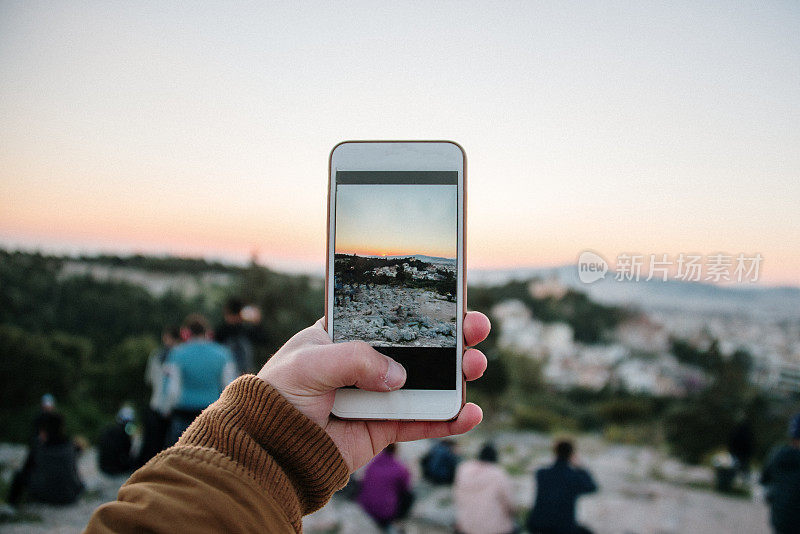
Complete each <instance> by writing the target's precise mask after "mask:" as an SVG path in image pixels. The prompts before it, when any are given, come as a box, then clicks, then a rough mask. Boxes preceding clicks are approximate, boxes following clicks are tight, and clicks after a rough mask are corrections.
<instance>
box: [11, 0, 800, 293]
mask: <svg viewBox="0 0 800 534" xmlns="http://www.w3.org/2000/svg"><path fill="white" fill-rule="evenodd" d="M798 28H800V3H797V2H755V1H753V2H747V1H745V2H736V3H730V2H723V1H720V2H702V3H701V2H693V1H686V2H678V3H669V4H667V3H662V2H613V1H612V2H591V1H576V2H562V1H553V2H503V3H494V2H382V3H375V2H335V3H334V2H317V3H315V2H302V3H298V2H247V3H234V2H231V3H227V2H226V3H218V2H213V3H212V2H209V3H194V2H192V3H188V2H187V3H183V2H176V3H166V2H135V3H107V2H86V3H84V2H35V1H19V2H14V1H7V2H2V3H0V245H1V246H6V247H24V248H26V249H32V248H41V249H44V250H48V251H59V252H61V251H63V252H95V251H101V250H102V251H119V252H133V251H141V252H153V253H174V254H186V255H189V254H191V255H205V256H208V257H214V258H227V259H231V260H237V261H241V260H245V259H247V258H248V257H249V256H250V254H252V253H257V254H258V257H259V259H260V260H261V261H263V262H264V263H266V264H268V265H272V266H275V267H278V268H281V269H288V270H304V271H312V272H323V270H324V262H325V235H326V229H325V220H326V213H325V211H326V187H327V164H328V154H329V152H330V150H331V148H332V147H333V146H334V145H335V144H336V143H338V142H339V141H342V140H346V139H452V140H454V141H457V142H459V143H460V144H462V145H463V146H464V148H465V149H466V152H467V156H468V186H467V191H468V202H469V204H468V220H467V226H468V241H467V249H468V254H467V258H468V262H469V267H470V268H501V267H516V266H520V267H521V266H541V265H561V264H567V263H574V262H575V260H576V258H577V257H578V254H579V253H580V252H581V251H582V250H585V249H591V250H594V251H597V252H599V253H601V254H602V255H603V256H604V257H607V258H614V257H616V256H617V255H618V254H619V253H621V252H629V253H630V252H637V253H642V254H650V253H654V254H661V253H669V254H678V253H681V252H685V253H701V254H714V253H717V252H728V253H730V254H738V253H747V254H754V253H757V252H758V253H761V254H762V256H763V257H764V262H763V266H762V269H763V270H762V281H763V283H767V284H792V285H798V284H800V239H798V237H800V216H798V205H800V150H798V147H800V31H798Z"/></svg>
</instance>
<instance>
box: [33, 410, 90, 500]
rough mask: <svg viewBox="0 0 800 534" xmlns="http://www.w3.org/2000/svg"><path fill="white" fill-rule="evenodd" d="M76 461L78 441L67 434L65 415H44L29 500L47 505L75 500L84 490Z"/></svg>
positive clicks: (35, 454)
mask: <svg viewBox="0 0 800 534" xmlns="http://www.w3.org/2000/svg"><path fill="white" fill-rule="evenodd" d="M76 461H77V450H76V448H75V444H74V443H73V442H72V440H70V439H69V438H68V437H67V436H66V434H65V433H64V417H63V416H62V415H61V414H59V413H55V412H53V413H48V414H46V415H44V416H43V417H42V418H41V420H40V426H39V444H38V446H37V448H36V451H35V453H34V465H33V469H32V471H31V474H30V480H29V482H28V487H27V490H28V492H27V494H28V499H29V500H32V501H38V502H43V503H48V504H71V503H73V502H75V501H76V500H77V499H78V496H79V495H80V494H81V492H82V491H83V482H81V479H80V477H79V476H78V467H77V464H76Z"/></svg>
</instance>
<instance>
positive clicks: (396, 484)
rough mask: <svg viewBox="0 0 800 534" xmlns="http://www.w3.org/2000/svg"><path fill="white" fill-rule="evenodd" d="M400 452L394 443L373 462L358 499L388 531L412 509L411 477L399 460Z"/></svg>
mask: <svg viewBox="0 0 800 534" xmlns="http://www.w3.org/2000/svg"><path fill="white" fill-rule="evenodd" d="M396 452H397V448H396V445H395V444H394V443H391V444H389V445H387V446H386V448H385V449H383V452H381V453H380V454H379V455H377V456H376V457H375V458H374V459H373V460H372V461H371V462H370V464H369V465H368V466H367V469H366V473H365V474H364V479H363V480H362V481H361V491H360V493H359V495H358V499H357V501H358V504H360V505H361V507H362V508H363V509H364V511H365V512H367V514H369V516H370V517H371V518H372V519H373V520H375V522H376V523H378V525H379V526H380V527H381V528H382V529H384V530H389V529H391V528H392V523H394V521H396V520H397V519H400V518H401V517H403V516H405V515H406V514H407V513H408V510H409V509H410V508H411V499H412V494H411V475H410V474H409V472H408V468H407V467H406V466H405V465H403V463H402V462H400V460H398V459H397V458H396V457H395V453H396Z"/></svg>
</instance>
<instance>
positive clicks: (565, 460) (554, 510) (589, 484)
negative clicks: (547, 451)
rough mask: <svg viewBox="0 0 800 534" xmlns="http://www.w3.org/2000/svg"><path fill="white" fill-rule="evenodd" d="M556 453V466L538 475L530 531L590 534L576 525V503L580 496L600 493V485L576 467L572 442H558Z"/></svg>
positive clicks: (549, 533)
mask: <svg viewBox="0 0 800 534" xmlns="http://www.w3.org/2000/svg"><path fill="white" fill-rule="evenodd" d="M554 450H555V456H556V461H555V463H553V465H551V466H550V467H544V468H542V469H539V470H538V471H537V472H536V502H535V503H534V505H533V509H532V510H531V513H530V515H529V516H528V522H527V528H528V530H529V531H530V532H531V533H532V534H591V530H589V529H588V528H586V527H584V526H583V525H579V524H578V523H577V522H576V521H575V503H576V502H577V500H578V497H580V496H581V495H583V494H586V493H592V492H595V491H597V485H596V484H595V483H594V480H593V479H592V475H590V474H589V472H588V471H586V470H585V469H581V468H580V467H577V466H575V465H573V463H574V454H575V447H574V445H573V444H572V442H571V441H568V440H562V441H559V442H558V443H556V446H555V448H554Z"/></svg>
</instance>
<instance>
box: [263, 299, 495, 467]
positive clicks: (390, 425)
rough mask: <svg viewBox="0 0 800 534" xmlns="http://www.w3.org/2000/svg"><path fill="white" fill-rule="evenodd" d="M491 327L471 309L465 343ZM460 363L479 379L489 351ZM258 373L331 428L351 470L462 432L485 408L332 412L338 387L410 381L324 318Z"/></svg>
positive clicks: (470, 353)
mask: <svg viewBox="0 0 800 534" xmlns="http://www.w3.org/2000/svg"><path fill="white" fill-rule="evenodd" d="M489 329H490V324H489V319H488V318H487V317H486V316H485V315H483V314H482V313H479V312H468V313H467V315H466V317H465V318H464V344H465V346H467V347H470V346H472V345H477V344H478V343H480V342H481V341H483V340H484V339H486V336H487V335H489ZM461 367H462V369H463V371H464V376H465V378H466V379H467V380H475V379H477V378H480V377H481V375H483V372H484V371H485V370H486V356H484V355H483V353H482V352H481V351H479V350H477V349H472V348H470V349H467V350H466V351H465V352H464V357H463V360H462V366H461ZM258 377H259V378H260V379H262V380H264V381H266V382H269V383H270V384H271V385H272V387H274V388H275V389H277V390H278V391H279V392H280V393H281V395H283V396H284V397H285V398H286V399H287V400H288V401H289V402H291V403H292V404H293V405H294V406H295V407H296V408H297V409H298V410H300V411H301V412H303V413H304V414H305V415H306V416H307V417H309V418H310V419H311V420H312V421H314V422H315V423H317V424H318V425H319V426H321V427H322V428H323V429H324V430H325V432H327V433H328V435H329V436H330V437H331V438H332V439H333V441H334V443H336V446H337V447H339V451H340V452H341V453H342V456H343V457H344V459H345V461H346V462H347V466H348V467H349V468H350V472H353V471H355V470H356V469H358V468H359V467H361V466H362V465H364V464H366V463H367V462H369V461H370V460H371V459H372V458H373V457H374V456H375V455H376V454H378V453H379V452H380V451H381V450H383V448H384V447H386V445H388V444H389V443H394V442H396V441H413V440H417V439H424V438H441V437H444V436H450V435H453V434H463V433H464V432H467V431H469V430H471V429H472V428H474V427H475V426H476V425H477V424H478V423H480V422H481V419H482V418H483V412H481V409H480V408H479V407H478V406H476V405H475V404H472V403H467V404H466V405H464V407H463V408H462V409H461V413H459V414H458V417H457V418H455V419H454V420H452V421H415V422H406V421H346V420H343V419H337V418H335V417H331V408H332V407H333V400H334V397H335V395H336V389H337V388H340V387H343V386H357V387H359V388H361V389H365V390H369V391H394V390H396V389H399V388H401V387H402V386H403V384H404V383H405V381H406V371H405V369H403V367H402V366H401V365H400V364H399V363H397V362H396V361H394V360H393V359H391V358H389V357H388V356H384V355H383V354H381V353H379V352H378V351H376V350H375V349H373V348H372V347H370V346H369V345H368V344H367V343H364V342H363V341H350V342H347V343H333V342H332V341H331V338H330V337H329V336H328V333H327V332H326V331H325V329H324V328H323V326H322V319H320V320H319V321H317V323H316V324H315V325H314V326H311V327H309V328H306V329H305V330H302V331H301V332H299V333H297V334H295V336H294V337H292V339H290V340H289V341H287V342H286V344H285V345H284V346H283V347H281V348H280V350H278V352H276V353H275V355H274V356H272V358H270V360H269V361H268V362H267V363H266V365H264V367H262V368H261V371H259V373H258Z"/></svg>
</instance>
